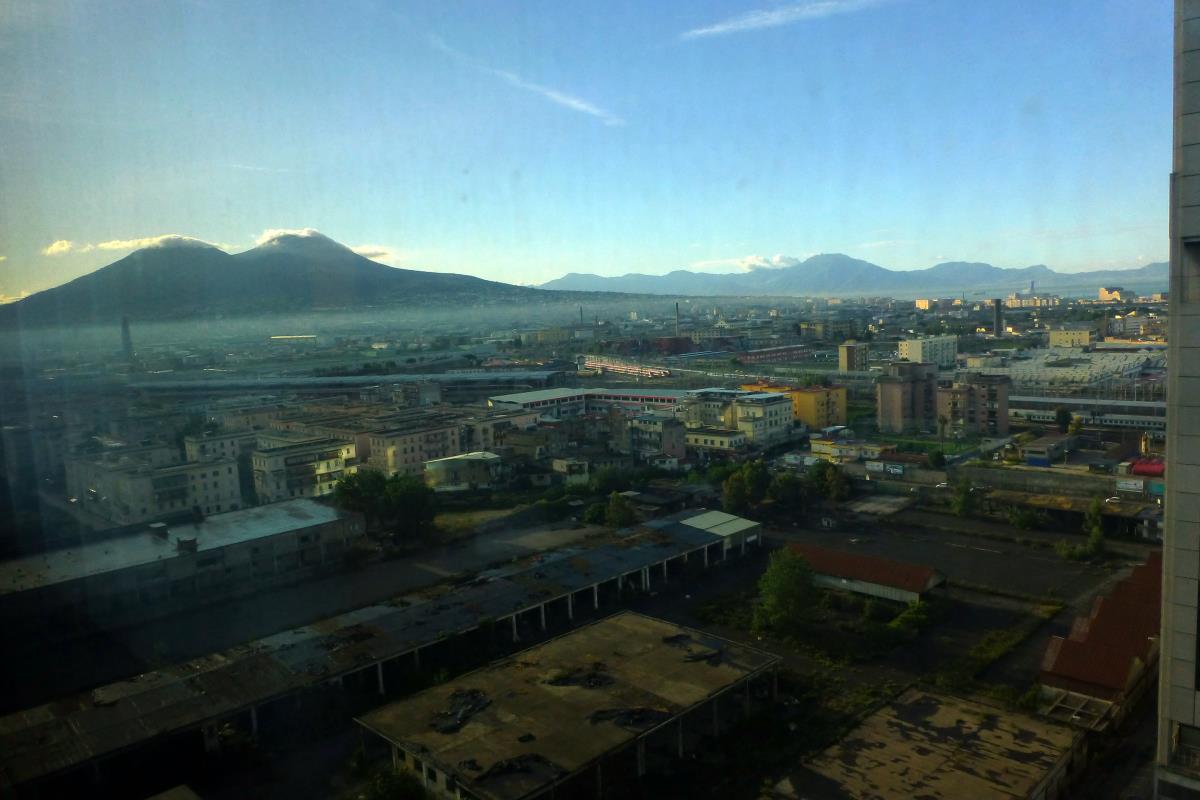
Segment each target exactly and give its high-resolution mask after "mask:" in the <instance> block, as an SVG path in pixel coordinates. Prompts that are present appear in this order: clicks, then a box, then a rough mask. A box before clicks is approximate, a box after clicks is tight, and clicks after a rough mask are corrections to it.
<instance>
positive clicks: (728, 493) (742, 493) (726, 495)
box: [721, 471, 750, 514]
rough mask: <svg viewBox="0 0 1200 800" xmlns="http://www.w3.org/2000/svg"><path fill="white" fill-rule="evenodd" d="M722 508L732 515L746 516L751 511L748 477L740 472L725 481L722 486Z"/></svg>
mask: <svg viewBox="0 0 1200 800" xmlns="http://www.w3.org/2000/svg"><path fill="white" fill-rule="evenodd" d="M721 508H723V509H725V510H726V511H727V512H729V513H730V514H744V513H746V512H747V511H749V510H750V490H749V489H748V488H747V486H746V476H745V475H743V474H742V473H741V472H740V471H739V472H735V473H733V474H732V475H730V476H729V477H728V478H726V479H725V483H724V484H722V486H721Z"/></svg>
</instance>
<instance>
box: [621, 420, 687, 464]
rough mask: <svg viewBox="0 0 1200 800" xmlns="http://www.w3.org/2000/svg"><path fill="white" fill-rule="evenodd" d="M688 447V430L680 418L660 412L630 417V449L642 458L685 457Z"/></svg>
mask: <svg viewBox="0 0 1200 800" xmlns="http://www.w3.org/2000/svg"><path fill="white" fill-rule="evenodd" d="M686 448H687V432H686V429H685V428H684V425H683V422H681V421H680V420H678V419H675V418H674V417H667V416H662V415H659V414H641V415H639V416H636V417H632V418H630V420H629V449H630V451H631V452H633V453H634V454H636V455H637V456H639V457H640V458H642V459H648V458H650V457H653V456H666V457H668V458H683V457H684V456H685V455H686Z"/></svg>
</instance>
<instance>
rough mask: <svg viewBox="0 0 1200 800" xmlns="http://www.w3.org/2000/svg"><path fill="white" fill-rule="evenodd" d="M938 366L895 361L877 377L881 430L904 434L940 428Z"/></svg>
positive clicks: (876, 396) (876, 397) (877, 401)
mask: <svg viewBox="0 0 1200 800" xmlns="http://www.w3.org/2000/svg"><path fill="white" fill-rule="evenodd" d="M937 374H938V370H937V366H936V365H934V364H924V363H913V362H910V361H896V362H893V363H891V364H889V365H888V368H887V374H885V375H880V376H879V377H878V378H876V379H875V401H876V406H877V414H878V422H879V430H880V431H881V432H882V433H903V432H904V431H909V430H920V431H933V430H935V429H936V428H937Z"/></svg>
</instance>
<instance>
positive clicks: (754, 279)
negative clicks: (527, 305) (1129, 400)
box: [541, 253, 1167, 297]
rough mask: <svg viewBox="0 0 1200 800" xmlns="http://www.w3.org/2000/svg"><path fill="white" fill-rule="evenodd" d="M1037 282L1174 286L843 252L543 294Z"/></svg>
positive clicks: (748, 292) (1160, 280) (1137, 277)
mask: <svg viewBox="0 0 1200 800" xmlns="http://www.w3.org/2000/svg"><path fill="white" fill-rule="evenodd" d="M1030 281H1034V282H1035V285H1036V287H1037V288H1038V289H1046V290H1065V289H1077V290H1084V289H1086V290H1088V291H1089V292H1095V291H1096V289H1098V288H1099V287H1100V286H1105V285H1122V286H1126V287H1127V288H1140V287H1143V286H1155V287H1157V286H1161V287H1162V288H1166V283H1167V265H1166V263H1154V264H1147V265H1146V266H1144V267H1138V268H1133V269H1120V270H1097V271H1093V272H1055V271H1054V270H1052V269H1050V268H1049V267H1047V266H1044V265H1041V264H1038V265H1037V266H1032V267H1023V268H1019V269H1005V268H1001V267H994V266H992V265H991V264H979V263H972V262H966V261H951V262H947V263H944V264H937V265H935V266H932V267H929V268H928V269H916V270H891V269H886V268H884V267H881V266H879V265H878V264H872V263H871V262H869V261H863V260H861V259H857V258H851V257H850V256H847V255H843V254H841V253H828V254H824V255H818V256H813V257H812V258H809V259H807V260H805V261H803V262H801V263H799V264H795V265H793V266H787V267H778V268H760V269H755V270H752V271H750V272H740V273H735V274H730V275H715V274H712V273H705V272H690V271H688V270H676V271H674V272H669V273H667V274H666V275H643V274H637V273H630V274H628V275H622V276H620V277H612V278H606V277H603V276H600V275H590V274H582V273H577V272H572V273H569V274H567V275H564V276H563V277H561V278H557V279H555V280H552V281H549V282H547V283H543V284H542V285H541V288H542V289H557V290H563V289H567V290H573V291H588V292H636V293H639V294H665V295H706V296H711V295H735V296H736V295H740V296H771V295H790V296H805V295H812V296H820V295H830V296H835V295H887V294H892V295H903V296H909V297H911V296H915V295H918V294H929V295H935V296H945V297H948V296H957V295H960V294H962V293H964V292H965V293H967V294H968V295H971V296H975V297H979V296H982V295H998V294H1006V293H1009V292H1014V291H1018V290H1027V289H1028V288H1029V282H1030Z"/></svg>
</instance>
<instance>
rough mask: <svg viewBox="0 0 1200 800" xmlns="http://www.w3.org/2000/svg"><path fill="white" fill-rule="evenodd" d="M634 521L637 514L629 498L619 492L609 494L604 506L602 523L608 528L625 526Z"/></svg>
mask: <svg viewBox="0 0 1200 800" xmlns="http://www.w3.org/2000/svg"><path fill="white" fill-rule="evenodd" d="M635 521H637V514H636V512H634V510H633V505H632V504H631V503H630V502H629V499H628V498H627V497H625V496H623V495H622V494H620V493H619V492H613V493H612V494H610V495H609V496H608V504H607V505H606V506H605V508H604V524H605V525H607V526H608V527H610V528H627V527H629V526H630V525H632V524H633V523H634V522H635Z"/></svg>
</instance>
